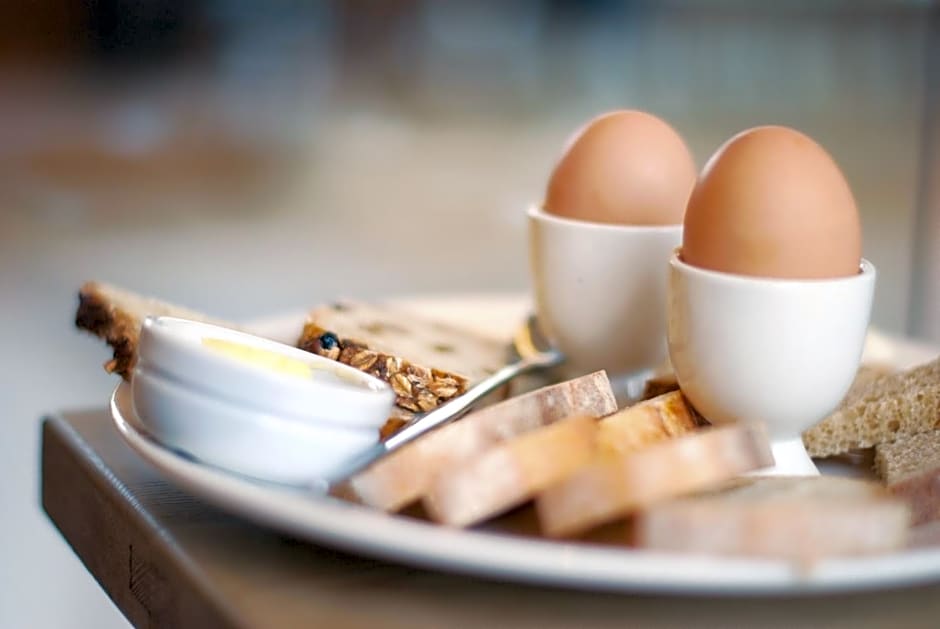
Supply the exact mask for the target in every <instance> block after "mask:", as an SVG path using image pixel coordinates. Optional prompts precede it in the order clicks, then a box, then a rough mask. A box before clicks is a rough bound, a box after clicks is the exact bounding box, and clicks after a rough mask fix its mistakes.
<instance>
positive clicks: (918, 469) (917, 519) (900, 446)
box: [875, 430, 940, 524]
mask: <svg viewBox="0 0 940 629" xmlns="http://www.w3.org/2000/svg"><path fill="white" fill-rule="evenodd" d="M875 471H876V472H877V474H878V476H880V477H881V478H882V479H883V480H884V481H885V482H886V483H887V486H888V490H889V491H891V493H892V494H894V495H896V496H899V497H902V498H904V499H905V500H907V501H908V503H909V504H910V506H911V510H912V522H913V524H923V523H925V522H931V521H933V520H938V519H940V430H934V431H932V432H928V433H923V434H919V435H910V436H907V437H902V438H900V439H898V440H897V441H895V442H894V443H889V444H880V445H878V446H876V447H875Z"/></svg>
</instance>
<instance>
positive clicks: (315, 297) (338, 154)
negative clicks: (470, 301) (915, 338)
mask: <svg viewBox="0 0 940 629" xmlns="http://www.w3.org/2000/svg"><path fill="white" fill-rule="evenodd" d="M8 4H10V5H12V4H16V5H17V6H16V7H11V6H4V7H3V8H2V9H0V295H2V302H0V303H2V321H3V325H2V326H0V339H2V346H0V375H2V382H3V387H4V393H5V394H4V395H2V396H0V404H2V407H0V410H2V421H3V422H4V425H3V429H2V430H0V498H2V503H3V505H4V514H5V515H4V517H3V518H0V626H2V627H19V626H30V627H59V626H73V627H119V626H125V625H126V623H125V622H124V621H123V619H122V617H121V616H120V614H119V613H118V612H117V611H116V610H115V609H114V608H113V607H112V606H111V604H110V603H109V602H108V600H107V599H106V597H105V596H104V595H103V593H102V592H101V591H100V590H99V589H98V587H97V585H95V584H94V582H93V580H92V579H91V577H90V576H89V575H88V574H87V573H85V571H84V569H83V568H82V567H81V565H80V564H79V562H78V561H77V559H75V558H74V556H73V555H72V553H71V551H70V550H69V548H68V547H67V546H66V544H65V543H64V542H63V541H62V540H61V538H59V536H58V534H57V533H56V532H55V531H54V529H53V528H52V526H51V524H49V522H48V521H47V520H46V519H45V517H44V516H43V515H42V513H41V512H40V510H39V507H38V497H37V496H38V489H37V448H38V426H39V423H38V422H39V418H40V416H41V415H42V413H43V412H47V411H53V410H57V409H62V408H66V407H78V406H95V407H103V406H104V404H105V402H106V400H107V396H108V394H109V392H110V390H111V388H112V387H113V386H114V384H115V380H114V378H112V377H109V376H107V375H106V374H104V373H103V372H102V371H101V369H100V364H101V363H102V362H103V361H104V359H105V356H106V352H105V349H104V348H103V346H102V345H101V344H100V343H99V342H97V341H94V340H92V339H89V338H85V337H84V336H82V335H80V334H79V333H77V332H76V331H75V330H74V329H73V327H72V316H73V313H74V307H75V304H76V299H75V293H76V291H77V289H78V287H79V286H80V284H81V282H82V281H83V280H85V279H90V278H96V279H101V280H108V281H111V282H115V283H118V284H121V285H124V286H126V287H128V288H132V289H134V290H137V291H140V292H144V293H147V294H151V295H154V296H159V297H162V298H164V299H168V300H171V301H176V302H180V303H183V304H186V305H189V306H191V307H194V308H197V309H201V310H205V311H207V312H210V313H212V314H215V315H218V316H220V317H227V318H241V319H244V318H250V317H258V316H263V315H269V314H275V313H278V312H283V311H285V310H294V309H299V308H304V307H306V306H309V305H312V304H315V303H317V302H318V301H321V300H324V299H330V298H333V297H336V296H339V295H345V296H353V297H366V298H377V297H384V296H390V295H396V296H399V295H405V294H409V295H410V294H414V295H418V294H430V293H437V292H464V291H471V292H485V293H494V292H519V291H524V290H526V286H527V266H526V264H527V259H526V250H525V231H524V227H525V222H524V209H525V207H526V205H527V204H528V203H530V202H535V201H539V200H540V196H541V194H542V192H543V188H544V185H545V183H546V177H547V175H548V173H549V170H550V168H551V165H552V163H553V161H554V160H555V159H556V157H557V156H558V154H559V152H560V150H561V147H562V146H563V144H564V142H565V140H566V138H567V136H568V135H569V134H570V133H571V132H572V130H574V129H575V128H577V127H578V126H579V125H580V124H582V123H583V122H584V121H585V120H586V119H588V118H590V117H592V116H594V115H595V114H597V113H600V112H602V111H605V110H608V109H613V108H642V109H647V110H649V111H651V112H654V113H656V114H658V115H660V116H662V117H664V118H665V119H667V120H668V121H669V122H671V123H672V124H673V125H674V126H675V127H676V128H677V129H678V130H679V132H680V133H682V134H683V135H684V137H685V138H686V140H687V141H688V143H689V144H690V146H691V148H692V150H693V152H694V154H695V156H696V158H697V159H698V160H699V163H700V164H701V163H704V160H705V159H706V158H707V157H708V155H709V154H710V153H711V152H712V151H713V150H714V149H715V148H716V147H717V146H718V145H719V144H720V143H721V142H722V141H723V140H724V139H726V138H727V137H729V136H730V135H732V134H733V133H735V132H737V131H739V130H741V129H743V128H746V127H749V126H752V125H756V124H764V123H780V124H788V125H792V126H795V127H797V128H799V129H802V130H803V131H805V132H807V133H808V134H810V135H812V136H814V137H815V138H816V139H817V140H819V141H820V142H821V143H822V144H823V145H824V146H826V147H827V148H828V149H829V150H830V151H831V152H832V153H833V155H834V156H835V158H836V160H837V161H838V162H839V163H840V164H841V165H842V167H843V169H844V170H845V173H846V175H847V176H848V178H849V181H850V183H851V185H852V186H853V188H854V191H855V193H856V196H857V198H858V201H859V205H860V208H861V211H862V216H863V223H864V229H865V235H866V242H865V252H866V257H868V258H870V259H871V260H873V261H874V262H875V264H876V265H877V266H878V269H879V273H880V277H879V283H878V294H877V303H876V307H875V313H874V321H875V323H876V324H877V325H879V326H880V327H882V328H884V329H886V330H889V331H892V332H896V333H905V334H914V335H919V336H922V337H924V338H932V339H933V340H935V341H940V296H938V287H940V257H938V253H937V252H936V245H937V242H938V236H940V181H938V180H940V94H938V92H940V52H938V50H940V41H938V40H940V27H938V23H940V18H938V13H937V9H936V7H935V6H934V5H933V4H932V3H930V2H927V1H920V2H917V1H900V0H895V1H889V0H883V1H880V2H874V1H864V2H863V1H834V0H831V1H817V2H810V1H806V2H797V1H791V2H783V3H774V4H773V6H771V3H765V2H756V1H754V2H724V1H712V2H706V1H692V0H687V1H684V2H680V1H670V2H658V3H643V2H613V1H601V0H596V1H585V2H574V1H564V0H526V1H520V2H473V3H470V2H432V1H418V0H396V1H387V2H377V1H372V2H370V1H366V0H347V1H345V2H339V1H334V2H326V1H324V2H301V1H287V0H282V1H272V2H268V3H258V2H249V1H247V0H191V1H189V2H180V1H171V0H98V1H88V2H83V3H79V2H61V1H58V2H57V1H53V0H35V1H33V2H29V3H8ZM932 177H933V178H932ZM934 178H936V179H934Z"/></svg>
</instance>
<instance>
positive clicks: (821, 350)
mask: <svg viewBox="0 0 940 629" xmlns="http://www.w3.org/2000/svg"><path fill="white" fill-rule="evenodd" d="M874 288H875V268H874V266H873V265H872V264H871V263H869V262H868V261H866V260H862V263H861V268H860V272H859V274H858V275H855V276H852V277H844V278H834V279H823V280H791V279H768V278H755V277H748V276H742V275H733V274H728V273H721V272H716V271H710V270H705V269H701V268H697V267H694V266H691V265H689V264H686V263H685V262H683V261H682V260H681V259H680V257H679V252H678V250H677V251H676V253H674V254H673V256H672V259H671V261H670V265H669V299H668V324H667V336H668V342H669V354H670V358H671V361H672V364H673V367H674V369H675V372H676V377H677V379H678V381H679V385H680V387H681V388H682V391H683V393H684V394H685V395H686V396H687V397H688V398H689V400H690V401H691V403H692V405H693V406H695V408H696V409H697V410H698V411H699V412H700V413H702V415H703V416H704V417H706V418H707V419H708V420H709V421H710V422H712V423H714V424H724V423H731V422H738V421H759V422H762V423H763V424H765V425H766V427H767V430H768V434H769V437H770V440H771V444H772V450H773V454H774V459H775V461H776V465H775V467H773V468H770V469H767V470H763V471H762V472H761V473H762V474H776V475H812V474H818V471H817V470H816V466H815V465H814V464H813V462H812V460H811V459H810V457H809V455H808V454H807V453H806V449H805V448H804V447H803V443H802V439H801V433H802V432H803V431H804V430H806V429H807V428H809V427H810V426H812V425H813V424H815V423H817V422H818V421H819V420H821V419H822V418H823V417H825V416H826V415H827V414H829V413H830V412H831V411H832V410H834V409H835V408H836V407H837V406H838V404H839V402H840V401H841V400H842V398H843V397H844V395H845V393H846V392H847V391H848V389H849V386H850V385H851V384H852V381H853V380H854V378H855V375H856V372H857V370H858V366H859V363H860V360H861V356H862V351H863V349H864V345H865V334H866V330H867V328H868V322H869V317H870V314H871V307H872V298H873V296H874Z"/></svg>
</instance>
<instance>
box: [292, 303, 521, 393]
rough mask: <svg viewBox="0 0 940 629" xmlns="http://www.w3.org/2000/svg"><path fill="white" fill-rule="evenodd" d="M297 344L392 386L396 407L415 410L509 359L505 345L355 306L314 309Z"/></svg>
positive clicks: (391, 311) (395, 312)
mask: <svg viewBox="0 0 940 629" xmlns="http://www.w3.org/2000/svg"><path fill="white" fill-rule="evenodd" d="M297 346H298V347H300V348H302V349H305V350H307V351H310V352H313V353H315V354H319V355H321V356H326V357H327V358H332V359H334V360H338V361H340V362H342V363H345V364H347V365H352V366H353V367H356V368H357V369H361V370H362V371H365V372H366V373H369V374H371V375H373V376H376V377H377V378H380V379H381V380H384V381H386V382H388V383H389V384H390V385H391V386H392V388H393V389H394V390H395V394H396V396H397V404H398V405H399V406H401V407H402V408H406V409H408V410H411V411H415V412H421V411H429V410H432V409H434V408H436V407H437V406H439V405H440V404H442V403H444V402H446V401H447V400H449V399H451V398H454V397H456V396H458V395H460V394H461V393H463V392H464V391H466V389H467V387H468V386H469V385H471V384H474V383H476V382H478V381H480V380H482V379H483V378H485V377H486V376H488V375H490V374H492V373H494V372H495V371H496V370H497V369H499V368H500V367H502V366H503V365H504V364H505V362H506V359H507V348H506V345H505V343H501V342H499V341H496V340H494V339H489V338H484V337H482V336H480V335H479V334H475V333H473V332H469V331H466V330H462V329H460V328H457V327H454V326H451V325H446V324H444V323H441V322H438V321H434V320H431V319H425V318H422V317H420V316H416V315H415V314H413V313H411V312H405V311H403V310H399V309H396V308H395V307H393V306H389V305H375V304H364V303H356V302H342V303H335V304H332V305H329V306H324V307H321V308H317V309H315V310H313V311H311V312H310V313H309V315H308V317H307V321H306V323H305V325H304V328H303V332H302V333H301V336H300V339H299V340H298V342H297Z"/></svg>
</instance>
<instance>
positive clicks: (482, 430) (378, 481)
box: [336, 371, 617, 511]
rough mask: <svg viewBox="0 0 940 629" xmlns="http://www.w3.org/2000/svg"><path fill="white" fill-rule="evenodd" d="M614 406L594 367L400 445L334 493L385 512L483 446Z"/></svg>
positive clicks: (423, 490)
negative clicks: (569, 378) (571, 378)
mask: <svg viewBox="0 0 940 629" xmlns="http://www.w3.org/2000/svg"><path fill="white" fill-rule="evenodd" d="M616 410H617V403H616V401H615V399H614V394H613V391H612V390H611V387H610V381H609V380H608V379H607V374H606V373H604V372H603V371H598V372H595V373H593V374H589V375H587V376H582V377H580V378H576V379H574V380H569V381H566V382H562V383H560V384H556V385H552V386H549V387H544V388H542V389H538V390H536V391H532V392H530V393H526V394H524V395H520V396H518V397H514V398H510V399H508V400H505V401H503V402H499V403H497V404H494V405H492V406H488V407H485V408H483V409H481V410H478V411H475V412H473V413H471V414H470V415H468V416H466V417H464V418H463V419H461V420H458V421H456V422H454V423H452V424H448V425H446V426H443V427H441V428H438V429H437V430H434V431H432V432H431V433H429V434H427V435H425V436H423V437H421V438H420V439H417V440H416V441H414V442H412V443H409V444H407V445H404V446H402V447H401V448H400V449H399V450H397V451H395V452H392V453H391V454H389V455H388V456H386V457H385V458H383V459H381V460H379V461H377V462H376V463H374V464H373V465H372V466H370V467H368V468H366V469H365V470H363V471H362V472H360V473H359V474H356V475H355V476H353V477H352V478H351V479H350V480H349V481H347V482H346V483H344V484H342V485H340V486H339V487H338V488H337V491H336V493H337V495H339V496H341V497H343V498H346V499H348V500H353V501H356V502H361V503H364V504H367V505H370V506H372V507H376V508H378V509H382V510H385V511H398V510H400V509H402V508H404V507H406V506H408V505H409V504H411V503H413V502H415V501H417V500H419V499H420V498H421V497H423V496H424V494H425V493H426V492H427V490H428V488H429V487H430V485H431V482H432V481H433V480H434V478H435V477H436V476H437V474H438V473H440V472H442V471H444V470H451V469H455V468H456V467H457V466H459V465H461V464H463V463H464V462H466V461H469V460H471V459H472V458H473V457H475V456H476V455H478V454H480V453H481V452H483V451H484V450H486V449H488V448H490V447H492V446H494V445H496V444H498V443H502V442H505V441H508V440H509V439H512V438H513V437H516V436H518V435H522V434H524V433H527V432H529V431H532V430H535V429H537V428H539V427H541V426H546V425H549V424H552V423H554V422H557V421H559V420H561V419H564V418H566V417H571V416H573V415H586V416H588V417H601V416H603V415H608V414H610V413H613V412H614V411H616Z"/></svg>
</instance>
